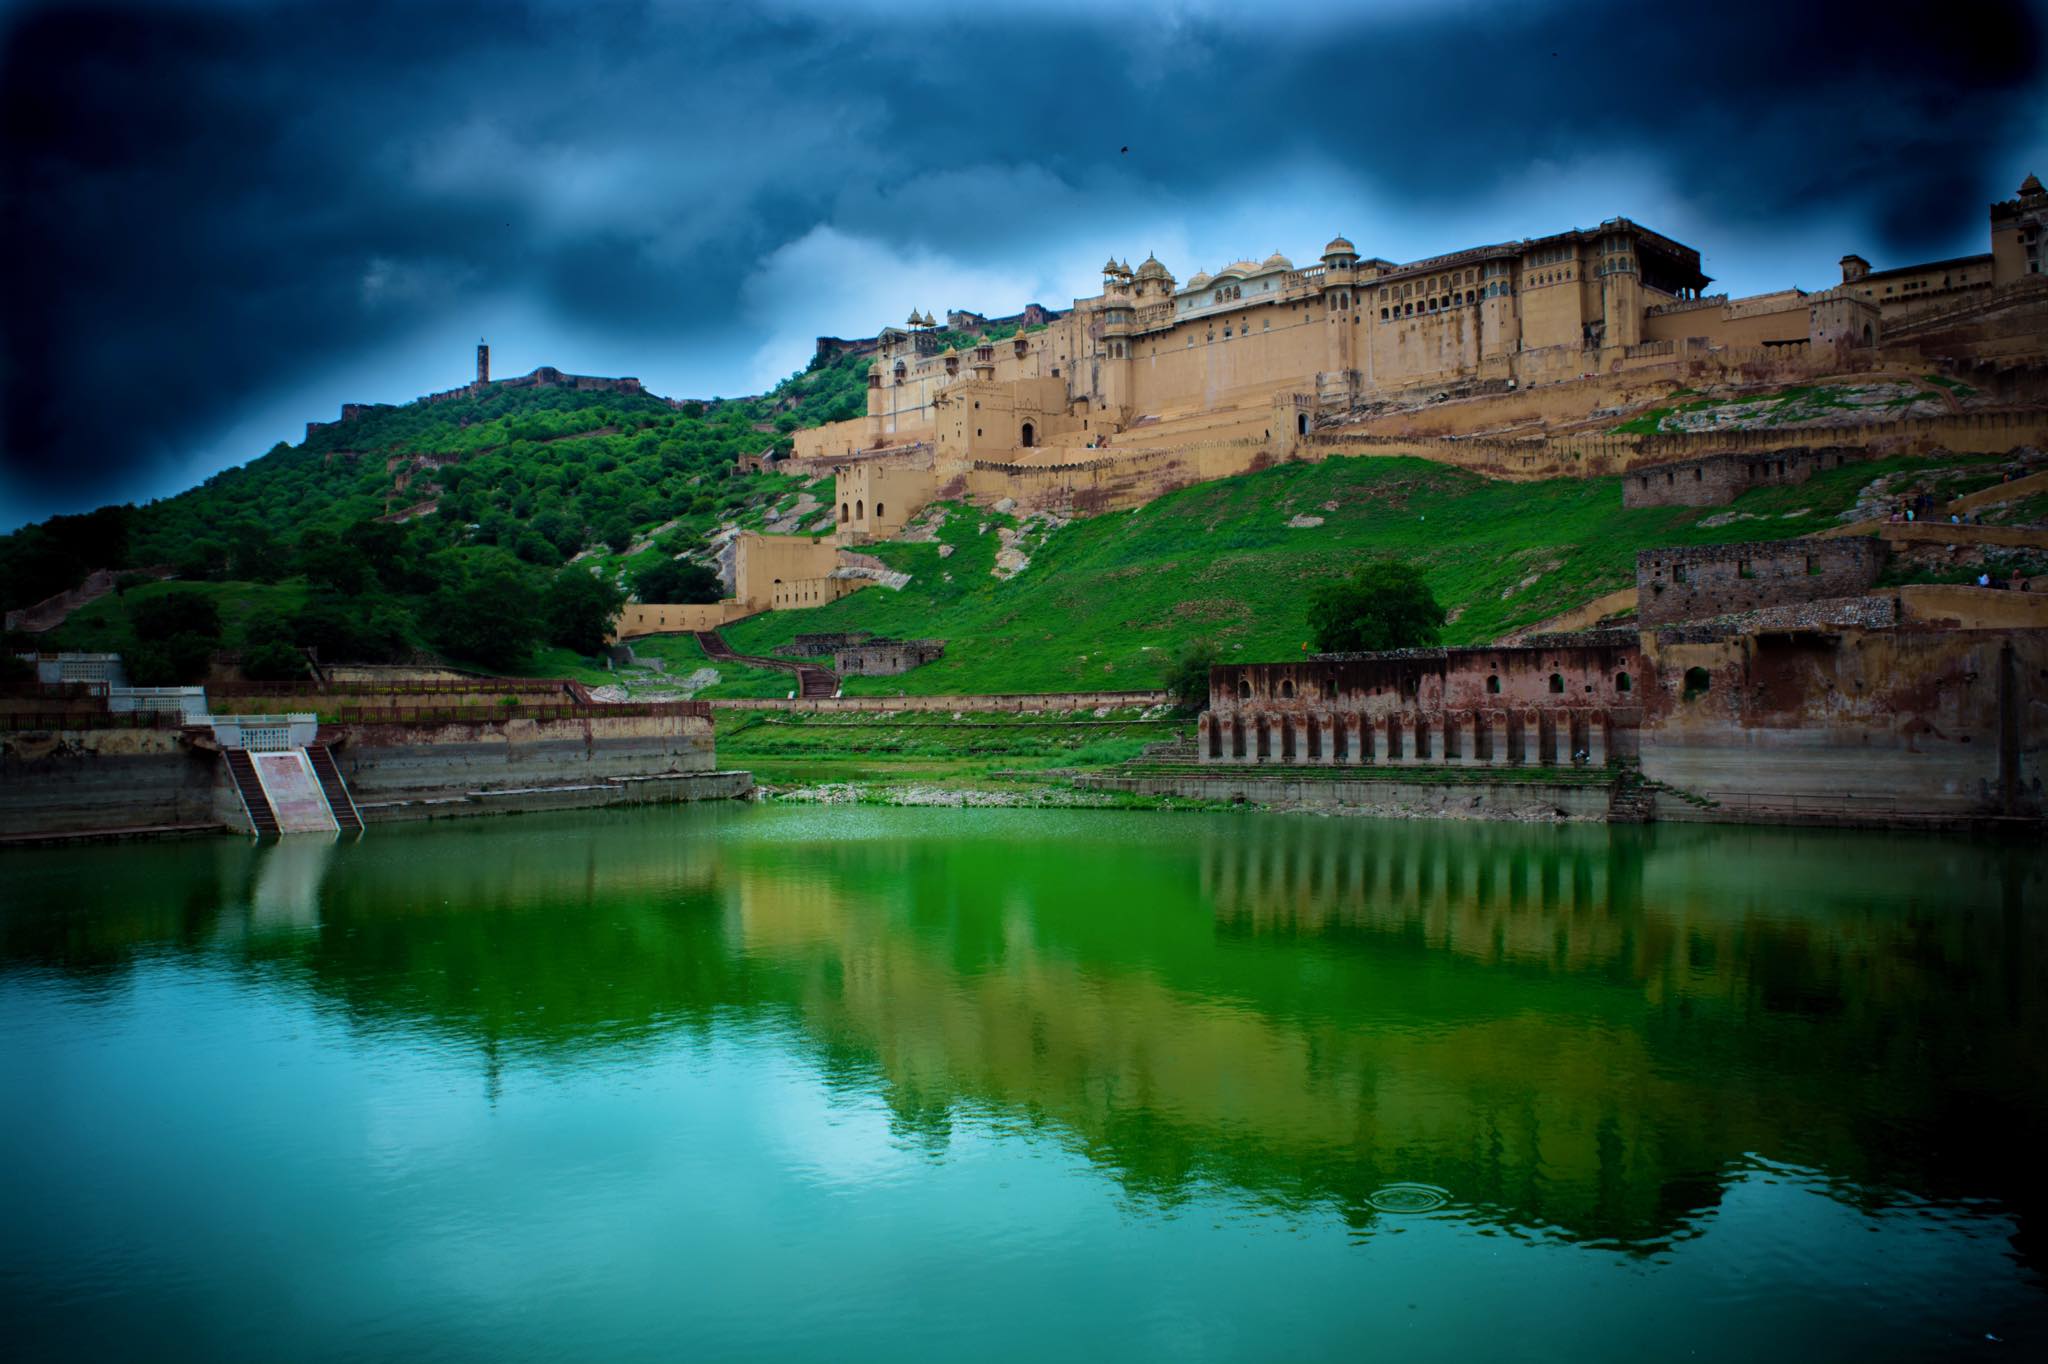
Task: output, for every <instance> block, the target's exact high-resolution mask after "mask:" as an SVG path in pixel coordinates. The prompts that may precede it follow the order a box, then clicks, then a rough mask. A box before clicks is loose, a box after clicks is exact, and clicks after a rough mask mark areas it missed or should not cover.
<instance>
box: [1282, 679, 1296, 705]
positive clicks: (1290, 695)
mask: <svg viewBox="0 0 2048 1364" xmlns="http://www.w3.org/2000/svg"><path fill="white" fill-rule="evenodd" d="M1280 699H1281V700H1283V701H1292V700H1293V699H1294V679H1293V678H1291V677H1289V678H1284V679H1282V681H1281V683H1280Z"/></svg>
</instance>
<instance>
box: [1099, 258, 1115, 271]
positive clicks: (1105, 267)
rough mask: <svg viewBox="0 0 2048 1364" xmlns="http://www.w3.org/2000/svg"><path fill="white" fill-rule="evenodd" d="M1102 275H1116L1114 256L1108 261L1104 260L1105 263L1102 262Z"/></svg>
mask: <svg viewBox="0 0 2048 1364" xmlns="http://www.w3.org/2000/svg"><path fill="white" fill-rule="evenodd" d="M1102 273H1103V274H1105V275H1113V274H1115V273H1116V257H1115V256H1111V257H1110V258H1109V259H1108V260H1106V261H1104V262H1103V263H1102Z"/></svg>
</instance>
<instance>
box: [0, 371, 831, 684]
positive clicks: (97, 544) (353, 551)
mask: <svg viewBox="0 0 2048 1364" xmlns="http://www.w3.org/2000/svg"><path fill="white" fill-rule="evenodd" d="M867 365H868V362H867V360H866V359H864V358H857V357H841V358H840V359H839V360H838V361H836V362H835V363H833V364H829V365H823V366H818V367H815V368H813V369H810V370H807V371H805V372H803V373H801V374H798V375H795V376H793V377H792V378H790V379H788V380H786V381H785V382H784V383H782V384H780V385H778V386H777V387H776V389H775V391H774V392H772V393H770V394H768V395H766V396H764V397H760V398H747V399H741V400H737V401H732V402H718V401H712V402H708V403H704V402H689V403H682V404H679V405H674V406H672V405H670V404H669V403H668V402H666V401H664V400H662V399H658V398H653V397H649V396H647V395H644V394H641V395H636V394H622V393H584V392H575V391H571V390H567V389H507V388H498V389H495V390H493V391H491V392H489V393H487V394H485V395H484V396H482V397H478V398H469V397H463V398H456V399H452V400H449V401H446V402H438V403H419V404H410V405H407V406H404V407H379V408H372V409H370V410H369V411H368V412H366V413H365V414H363V415H362V416H360V417H359V418H357V419H356V420H354V421H351V422H348V423H346V424H339V425H333V426H327V427H322V428H320V429H318V430H315V431H313V432H312V433H311V434H310V435H308V437H307V438H306V440H305V441H304V442H302V443H301V444H298V445H293V446H287V445H279V446H278V447H276V448H275V449H273V450H272V451H271V452H270V453H269V454H267V455H265V456H263V457H262V458H260V459H257V460H254V461H252V462H250V463H249V464H248V465H245V466H242V467H240V468H235V469H229V470H226V471H224V472H222V473H220V474H218V475H216V476H215V477H213V478H210V479H208V480H207V481H206V483H205V484H204V485H202V486H201V487H198V488H195V489H193V490H192V491H190V492H187V493H183V494H180V495H179V496H176V497H172V498H167V499H164V500H163V501H159V502H155V503H151V504H149V505H146V506H141V507H107V508H102V509H101V510H99V511H96V512H93V513H90V514H89V515H85V516H62V517H54V518H52V519H51V520H49V521H46V522H43V523H41V524H40V525H35V526H29V527H25V528H23V529H22V530H20V531H17V532H16V533H14V534H12V535H9V536H7V537H5V538H4V539H0V600H4V604H5V605H6V606H8V607H15V606H23V605H27V604H30V603H32V602H36V601H39V600H41V599H43V598H45V597H47V596H50V595H52V594H53V593H56V592H60V591H63V590H65V589H66V588H69V587H72V586H75V585H77V584H78V583H79V582H81V581H82V580H83V579H84V578H85V576H86V575H87V574H88V573H89V572H91V571H93V570H95V569H102V568H105V569H112V570H116V571H117V572H120V571H122V570H138V569H149V570H152V571H151V572H148V573H136V574H134V575H133V576H132V577H124V579H123V585H124V586H132V585H134V584H139V583H145V582H150V581H153V580H154V578H155V576H157V575H158V574H160V573H164V572H169V573H172V574H175V575H176V576H177V578H178V579H179V580H180V581H181V582H183V583H185V584H189V585H194V586H197V585H204V584H230V583H239V584H282V583H290V584H292V585H293V586H294V587H295V588H298V587H303V591H299V592H294V593H293V594H292V596H293V600H292V601H291V602H290V603H289V605H288V606H287V605H275V606H272V605H269V604H266V605H265V606H263V607H262V608H258V609H256V613H255V614H254V615H253V616H251V617H249V618H248V619H246V620H245V619H242V618H240V617H237V616H234V615H232V614H228V613H224V616H223V619H226V620H227V621H228V622H229V623H230V624H233V625H235V626H236V627H238V628H237V629H236V630H235V631H234V632H233V634H232V636H230V637H225V638H224V637H223V633H222V630H221V628H220V621H219V620H216V621H215V624H214V628H213V630H212V632H211V633H210V634H209V633H207V632H205V631H195V630H179V631H172V632H169V633H164V632H162V631H160V630H156V631H155V633H150V632H149V631H150V630H154V629H155V627H153V626H151V627H148V629H145V628H144V622H142V621H131V620H129V619H128V618H127V617H126V614H125V612H124V610H123V609H122V606H121V603H120V602H118V601H115V602H109V603H95V608H96V609H95V608H89V617H88V618H87V619H86V620H83V621H81V622H79V623H78V624H77V625H76V626H75V627H74V626H72V625H67V626H66V627H65V628H64V629H63V630H61V631H59V632H57V634H56V635H54V636H50V637H46V639H45V643H47V644H53V645H57V646H59V647H67V646H82V643H83V641H84V640H85V639H88V638H89V639H96V640H97V641H98V644H97V646H96V647H108V648H116V649H120V650H122V651H123V652H130V651H134V650H137V649H140V650H142V651H143V652H142V654H141V656H140V659H139V664H140V668H141V672H142V674H143V675H144V676H146V677H148V678H152V679H157V678H171V677H176V678H178V679H179V680H188V678H189V675H192V674H195V673H199V674H203V672H204V670H205V669H204V659H203V654H204V652H205V649H203V648H202V643H204V644H206V645H207V647H210V648H213V649H220V648H229V649H240V650H241V652H242V653H243V655H244V660H243V663H244V668H245V670H247V671H249V672H250V674H251V675H252V676H266V677H289V676H299V675H302V674H303V672H304V666H305V665H304V658H303V655H301V654H300V653H299V652H298V649H299V647H306V648H312V649H315V650H317V651H318V653H319V654H320V656H321V657H323V658H327V659H330V660H332V659H348V660H352V661H362V662H384V661H392V660H396V659H401V658H405V657H408V656H411V655H413V654H415V653H418V652H420V651H422V650H427V651H438V652H440V653H443V654H445V655H447V656H449V657H451V658H453V659H454V660H456V661H459V662H464V663H469V664H473V665H477V666H482V667H487V668H492V669H503V668H517V667H520V666H522V665H524V664H525V663H526V662H527V661H528V660H529V659H530V658H531V656H532V654H533V651H534V649H535V647H536V646H539V645H542V644H548V645H554V646H557V647H560V648H564V649H568V650H571V651H573V652H574V653H576V654H578V655H588V654H591V653H594V652H596V650H597V649H598V648H599V647H601V644H602V638H603V633H604V618H605V617H606V616H608V615H609V614H610V612H611V611H613V610H616V607H617V603H618V601H619V600H620V599H621V598H622V596H623V593H622V591H621V587H622V586H623V582H622V574H621V571H620V570H621V569H622V568H624V567H626V565H624V564H622V563H620V562H618V560H619V558H620V556H623V555H627V554H628V553H629V552H631V553H632V554H633V555H635V556H637V557H636V559H635V563H634V565H633V566H635V567H640V568H644V569H646V570H649V571H653V572H656V573H659V572H662V571H665V572H667V573H668V574H669V575H670V576H671V577H672V578H674V579H675V580H676V585H677V586H679V587H680V588H681V589H683V590H684V591H685V592H687V593H688V594H689V595H682V596H676V597H670V598H663V599H665V600H678V601H693V600H716V599H717V589H716V575H715V573H712V572H711V571H710V570H709V569H707V568H704V567H703V566H701V565H693V564H675V563H673V562H672V559H671V556H673V555H676V554H681V553H686V552H689V551H691V550H695V549H699V548H701V546H702V542H703V536H704V534H705V533H706V532H708V531H710V530H712V529H714V528H715V527H716V526H717V525H718V524H719V523H720V522H721V521H724V520H730V519H735V518H743V517H744V515H745V513H746V511H747V509H748V508H749V507H758V505H759V504H761V503H762V502H763V501H764V500H772V499H774V498H775V497H777V496H779V495H780V494H781V493H782V492H783V491H785V485H787V484H788V483H789V482H790V480H788V479H783V478H779V477H777V476H774V475H766V476H744V475H740V474H738V473H737V472H736V471H735V469H734V460H735V458H736V457H737V456H739V455H741V454H748V453H754V452H758V451H760V450H761V449H763V448H765V447H768V446H770V445H774V446H777V447H779V448H782V449H784V450H786V449H787V448H788V447H789V443H790V442H789V439H788V436H787V434H786V433H787V432H788V431H790V430H792V429H795V428H796V427H798V426H809V425H815V424H818V423H820V422H827V421H837V420H841V419H843V418H845V417H849V416H853V415H856V414H857V413H859V412H861V411H863V410H865V405H866V399H865V394H866V379H865V374H866V370H867ZM429 507H431V508H432V510H431V511H428V508H429ZM407 510H412V511H413V512H414V514H413V515H411V516H409V517H405V518H403V519H399V516H398V514H399V513H402V512H405V511H407ZM387 516H389V517H391V518H392V519H384V518H386V517H387ZM656 532H660V534H659V538H658V549H656V548H646V547H644V546H645V542H646V541H647V540H649V539H650V538H652V537H654V535H655V533H656ZM579 554H585V555H588V556H591V557H590V559H589V560H588V561H587V562H586V563H584V564H579V565H578V566H576V567H575V568H564V567H563V565H565V564H566V563H567V561H568V560H569V559H571V558H572V557H575V556H577V555H579ZM659 565H668V567H667V568H666V569H665V570H663V569H659V568H658V567H657V566H659ZM593 569H594V570H596V573H595V575H593V572H592V571H591V570H593ZM707 580H708V582H709V583H710V584H711V585H710V586H708V587H707V585H706V584H707ZM707 592H708V593H709V595H708V596H706V595H705V594H706V593H707ZM128 595H129V594H128V593H125V592H124V594H123V597H124V598H126V597H127V596H128ZM139 600H140V601H141V602H147V601H149V600H152V598H151V597H150V596H149V595H147V594H145V595H144V596H143V597H142V598H140V599H139ZM152 609H154V608H152ZM138 680H140V679H138Z"/></svg>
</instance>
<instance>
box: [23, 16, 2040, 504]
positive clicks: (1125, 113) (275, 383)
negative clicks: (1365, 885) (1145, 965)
mask: <svg viewBox="0 0 2048 1364" xmlns="http://www.w3.org/2000/svg"><path fill="white" fill-rule="evenodd" d="M960 9H961V11H962V12H959V13H949V12H948V9H947V8H946V7H941V6H935V5H922V4H909V3H902V0H896V2H895V3H889V4H880V3H868V2H867V0H830V3H824V4H817V3H804V2H802V0H783V2H781V3H768V4H763V5H757V6H754V7H751V8H750V7H747V6H743V5H738V4H729V3H727V4H716V5H696V4H682V3H669V4H658V3H653V4H634V5H624V4H603V3H598V2H597V0H577V2H575V3H554V2H553V0H547V2H545V3H526V4H522V3H518V2H517V0H489V2H488V3H476V4H469V5H455V4H449V5H442V4H433V3H423V4H404V5H400V4H383V3H376V2H375V0H370V2H368V3H366V2H365V0H352V2H351V3H348V4H345V5H343V4H332V5H271V4H263V3H258V0H236V2H234V3H208V4H198V3H175V2H174V0H159V2H158V3H147V4H140V5H127V6H120V5H112V6H90V5H84V4H66V5H57V6H38V5H26V4H21V3H18V0H16V2H15V3H9V0H0V111H4V112H0V202H4V218H0V309H4V322H5V327H4V333H0V404H4V407H0V528H5V527H10V526H13V525H16V524H19V523H20V522H21V521H23V520H25V519H35V518H40V517H42V516H45V515H48V514H50V513H52V512H57V511H77V510H84V509H87V508H90V507H93V506H96V505H99V504H101V503H104V502H109V501H126V500H138V501H139V500H147V499H149V498H151V497H158V496H163V495H166V494H169V493H172V492H176V491H178V490H179V489H181V488H184V487H187V486H190V485H191V484H192V483H194V482H196V481H198V480H199V479H202V478H204V477H205V476H206V475H208V474H210V473H212V472H214V471H216V470H218V469H221V468H224V467H227V466H229V465H232V464H238V463H241V462H243V461H245V460H248V459H250V458H253V457H255V456H257V455H260V454H262V453H263V452H264V451H265V450H266V449H268V448H269V447H270V446H271V445H272V444H273V443H274V442H276V441H278V440H281V439H282V440H296V439H298V438H299V436H300V435H302V434H303V431H304V423H305V422H306V421H307V420H308V419H323V420H324V419H330V418H332V417H333V416H334V415H335V413H336V410H337V408H338V407H339V405H340V404H341V403H342V402H344V401H383V402H394V401H404V400H406V399H408V398H411V397H414V396H417V395H418V394H421V393H425V392H430V391H433V390H435V389H441V388H448V387H452V386H454V385H456V384H459V383H462V382H465V381H466V380H467V379H468V378H469V377H470V370H471V365H472V356H473V351H472V347H473V346H474V345H475V343H476V341H477V340H478V338H479V337H480V336H484V337H488V338H489V340H490V343H491V349H492V355H493V368H494V370H495V372H496V373H498V374H499V375H500V376H504V375H510V374H517V373H524V372H525V371H527V370H529V369H531V368H533V367H534V366H536V365H542V364H552V365H556V366H559V367H560V368H562V369H566V370H570V371H574V372H580V373H589V374H634V375H638V376H639V377H640V378H641V379H642V380H644V381H645V382H646V383H647V384H648V386H649V387H651V388H652V389H654V390H655V391H656V392H659V393H663V394H669V395H675V396H697V397H708V396H713V395H725V396H730V395H735V394H741V393H750V392H757V391H759V390H761V389H763V388H766V387H767V386H769V385H770V384H772V383H773V382H774V381H775V380H776V379H778V378H780V377H782V376H783V375H785V374H787V373H789V372H790V371H792V370H795V369H797V368H800V367H801V366H802V365H803V364H804V363H805V362H806V361H807V360H808V359H809V357H810V354H811V349H812V338H814V337H815V336H817V335H819V334H821V333H822V334H837V335H843V336H858V335H871V334H873V332H874V331H875V330H876V329H877V328H878V327H879V326H880V325H882V324H884V323H889V322H896V321H900V320H901V319H902V317H903V316H904V314H906V313H907V312H909V310H910V309H911V308H913V307H916V308H922V309H929V310H930V311H931V312H933V313H934V314H942V313H943V312H944V311H945V309H947V308H949V307H961V306H965V307H971V308H975V309H978V310H980V311H984V312H989V313H996V312H1007V311H1012V310H1014V309H1016V308H1017V307H1019V306H1021V305H1022V304H1024V303H1026V302H1028V301H1031V300H1034V299H1035V300H1038V301H1041V302H1044V303H1047V304H1051V305H1054V306H1062V307H1063V306H1066V305H1067V304H1068V303H1069V302H1070V301H1071V300H1072V299H1073V298H1074V297H1075V296H1076V295H1080V294H1089V293H1094V292H1096V291H1097V288H1098V286H1099V281H1100V276H1099V274H1098V273H1097V271H1098V269H1099V267H1100V265H1101V263H1102V260H1103V257H1104V256H1106V255H1108V254H1111V253H1115V254H1116V255H1117V256H1119V257H1127V258H1129V259H1130V260H1131V261H1132V263H1133V264H1135V263H1136V262H1137V261H1139V260H1141V259H1142V258H1143V257H1144V255H1145V253H1146V252H1147V251H1154V252H1157V253H1158V255H1159V258H1160V259H1161V260H1163V261H1165V262H1166V264H1167V266H1168V267H1169V268H1170V269H1171V270H1173V272H1174V273H1175V274H1176V275H1178V276H1181V277H1183V278H1184V277H1186V276H1187V275H1190V274H1192V273H1193V272H1194V270H1195V269H1196V268H1197V267H1206V268H1208V269H1211V270H1213V269H1215V268H1216V267H1217V266H1218V265H1221V264H1223V263H1225V262H1227V261H1229V260H1231V259H1234V258H1237V257H1242V256H1249V257H1253V258H1255V259H1256V258H1260V257H1263V256H1265V255H1266V254H1268V253H1270V252H1272V251H1274V250H1275V249H1278V250H1280V251H1283V252H1285V253H1287V254H1288V255H1290V256H1292V257H1294V258H1295V259H1296V260H1302V259H1304V258H1310V257H1313V256H1315V255H1316V254H1317V253H1318V252H1319V251H1320V249H1321V246H1322V243H1323V242H1324V241H1325V240H1326V239H1328V238H1329V237H1330V236H1331V235H1332V234H1333V233H1336V232H1339V231H1341V232H1343V233H1345V234H1346V235H1347V236H1349V237H1350V238H1352V240H1354V241H1355V242H1357V243H1358V246H1359V248H1360V250H1361V251H1363V252H1364V253H1366V254H1368V255H1381V256H1386V257H1389V258H1391V259H1394V260H1403V259H1410V258H1414V257H1418V256H1422V255H1429V254H1434V253H1437V252H1442V251H1447V250H1452V249H1456V248H1459V247H1464V246H1469V245H1475V244H1478V243H1480V242H1486V241H1498V240H1506V239H1512V238H1516V237H1522V236H1532V235H1539V234H1542V233H1546V232H1552V231H1557V230H1560V229H1563V228H1567V227H1572V226H1590V225H1592V224H1594V223H1597V222H1598V221H1599V220H1601V219H1602V218H1606V217H1612V216H1615V215H1617V214H1625V215H1627V216H1629V217H1632V218H1635V219H1636V220H1638V221H1640V222H1642V223H1645V224H1647V225H1649V226H1652V227H1654V228H1656V229H1658V230H1660V231H1662V232H1665V233H1667V234H1670V235H1672V236H1675V237H1677V238H1679V239H1680V240H1682V241H1685V242H1688V243H1690V244H1692V245H1694V246H1697V247H1698V248H1699V249H1700V251H1701V252H1702V254H1703V256H1704V257H1705V265H1706V270H1707V273H1708V274H1710V275H1713V276H1715V277H1716V279H1717V280H1718V281H1719V282H1718V283H1717V285H1716V286H1715V287H1716V288H1722V287H1725V288H1727V289H1729V290H1730V291H1732V292H1735V293H1738V294H1740V293H1750V292H1757V291H1761V290H1765V289H1771V288H1779V287H1783V286H1785V285H1791V284H1796V285H1799V286H1801V287H1805V288H1824V287H1826V286H1828V285H1829V284H1831V283H1833V282H1835V281H1836V280H1837V279H1838V278H1839V272H1838V269H1837V266H1836V260H1837V258H1838V257H1840V256H1841V255H1842V254H1843V253H1844V252H1847V251H1857V252H1860V253H1861V254H1863V255H1865V256H1867V257H1869V258H1870V259H1871V260H1872V262H1873V263H1875V264H1877V265H1879V266H1884V265H1890V264H1897V263H1904V262H1907V261H1910V260H1914V259H1919V258H1925V257H1929V256H1939V255H1959V254H1964V253H1970V252H1980V251H1984V250H1986V249H1988V248H1987V232H1986V220H1985V206H1986V204H1988V203H1989V202H1990V201H1992V200H1994V199H2002V198H2007V197H2010V196H2011V195H2012V193H2013V191H2014V188H2015V187H2016V186H2017V185H2018V183H2019V181H2020V179H2021V177H2022V176H2024V175H2025V174H2026V173H2027V172H2028V171H2029V170H2030V169H2031V170H2039V171H2040V172H2042V173H2044V174H2048V81H2044V75H2043V71H2044V39H2043V33H2044V24H2043V14H2042V6H2041V4H2040V3H2028V2H2027V0H2007V2H2006V3H1992V4H1981V5H1980V4H1972V3H1969V0H1957V2H1956V3H1952V4H1949V5H1946V6H1943V7H1941V8H1940V9H1939V10H1938V11H1937V10H1931V9H1930V8H1929V7H1927V6H1924V5H1915V6H1911V7H1905V8H1902V9H1900V10H1899V11H1897V12H1896V13H1892V12H1888V11H1887V8H1886V7H1885V6H1884V5H1882V4H1877V3H1863V4H1834V3H1804V2H1799V0H1795V3H1785V0H1770V3H1760V2H1759V0H1720V2H1719V3H1715V4H1711V5H1683V6H1662V5H1656V4H1645V3H1642V0H1628V2H1627V3H1590V4H1546V3H1542V0H1523V3H1517V4H1509V5H1500V6H1489V5H1478V4H1463V3H1456V2H1455V0H1433V2H1431V3H1423V0H1394V2H1393V3H1384V4H1378V5H1370V6H1367V5H1344V4H1330V3H1319V4H1299V3H1294V2H1293V0H1261V3H1259V4H1257V5H1227V4H1222V3H1215V2H1213V0H1195V2H1194V3H1186V2H1183V3H1154V4H1147V3H1141V2H1139V0H1122V3H1119V4H1116V5H1100V4H1082V3H1056V4H1050V5H1045V6H1041V7H1038V8H1035V9H1034V8H1030V7H1028V6H1024V5H1020V4H1014V3H1012V4H979V5H974V6H971V7H960ZM1124 147H1128V148H1129V151H1128V153H1126V152H1124V151H1122V150H1121V149H1122V148H1124Z"/></svg>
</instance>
